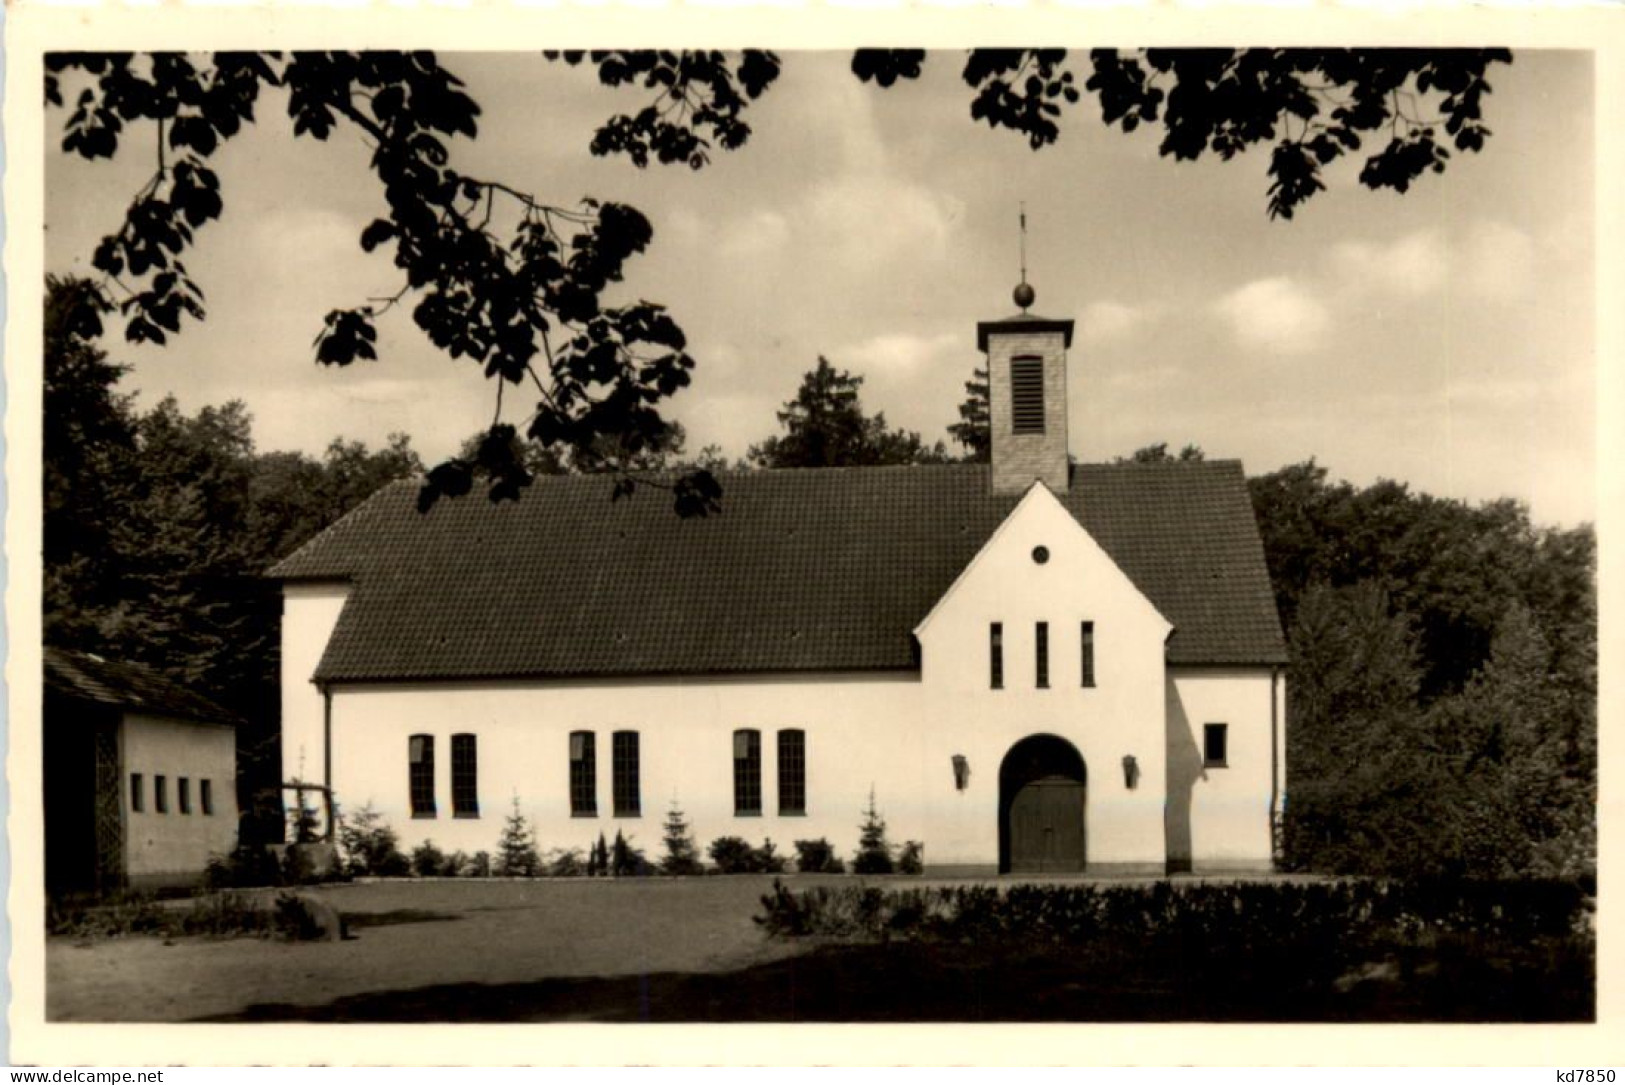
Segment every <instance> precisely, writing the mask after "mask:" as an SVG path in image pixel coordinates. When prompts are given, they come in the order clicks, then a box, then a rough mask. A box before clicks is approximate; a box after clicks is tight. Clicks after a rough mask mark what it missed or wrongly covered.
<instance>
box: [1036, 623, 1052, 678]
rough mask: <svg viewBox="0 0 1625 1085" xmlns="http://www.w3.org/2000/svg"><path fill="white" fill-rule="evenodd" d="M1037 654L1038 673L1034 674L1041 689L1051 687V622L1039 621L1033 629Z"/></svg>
mask: <svg viewBox="0 0 1625 1085" xmlns="http://www.w3.org/2000/svg"><path fill="white" fill-rule="evenodd" d="M1033 638H1034V647H1035V655H1036V656H1037V659H1038V666H1037V673H1036V674H1035V675H1034V676H1033V678H1034V681H1036V682H1037V683H1038V688H1039V689H1048V688H1049V623H1048V622H1039V623H1038V627H1037V628H1036V629H1034V630H1033Z"/></svg>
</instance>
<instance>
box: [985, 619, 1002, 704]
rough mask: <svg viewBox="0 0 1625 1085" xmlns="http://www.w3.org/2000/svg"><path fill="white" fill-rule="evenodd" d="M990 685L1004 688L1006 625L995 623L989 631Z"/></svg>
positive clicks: (995, 687)
mask: <svg viewBox="0 0 1625 1085" xmlns="http://www.w3.org/2000/svg"><path fill="white" fill-rule="evenodd" d="M987 653H988V672H989V673H988V684H989V685H991V686H992V687H993V688H994V689H1003V688H1004V623H1003V622H994V623H993V624H992V625H991V626H989V627H988V631H987Z"/></svg>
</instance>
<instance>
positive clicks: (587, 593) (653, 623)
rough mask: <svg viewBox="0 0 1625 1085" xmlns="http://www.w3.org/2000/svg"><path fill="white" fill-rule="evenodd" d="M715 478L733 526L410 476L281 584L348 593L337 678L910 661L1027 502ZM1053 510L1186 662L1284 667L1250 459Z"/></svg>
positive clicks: (1066, 497)
mask: <svg viewBox="0 0 1625 1085" xmlns="http://www.w3.org/2000/svg"><path fill="white" fill-rule="evenodd" d="M720 481H721V482H722V485H723V489H724V496H723V508H724V511H723V513H722V514H721V515H720V516H712V517H707V518H704V519H690V520H683V519H680V518H678V517H677V516H676V515H675V514H674V513H673V512H672V510H671V504H670V502H669V501H667V500H666V499H665V498H664V496H663V495H662V494H660V493H657V492H653V491H640V492H639V493H638V494H637V495H635V496H634V497H633V498H631V499H625V500H621V501H612V500H611V496H610V495H611V484H610V481H609V480H608V479H607V478H605V477H603V476H598V477H592V476H574V477H549V478H539V479H537V481H536V484H535V485H534V486H532V487H531V488H530V489H529V490H527V491H525V493H524V495H523V496H522V497H521V499H520V500H519V501H518V502H517V503H513V502H507V503H503V504H498V505H493V504H491V503H490V502H488V501H486V500H485V499H484V498H483V497H479V496H470V497H467V498H463V499H461V500H452V501H444V500H443V501H441V502H439V503H438V504H437V505H435V507H434V508H433V509H431V510H430V511H429V512H428V513H426V514H419V513H418V512H417V510H416V504H415V502H416V498H417V484H416V483H414V482H403V483H396V484H394V485H392V486H390V487H387V488H385V489H384V490H382V491H380V492H379V493H378V494H376V495H374V496H373V497H372V498H370V499H369V500H368V501H366V502H365V503H364V504H362V505H361V506H360V507H359V508H357V509H356V510H355V511H354V512H352V513H351V514H350V515H349V516H347V517H345V518H344V519H343V520H341V521H339V522H338V523H337V524H335V525H333V526H332V527H331V528H329V529H328V530H327V531H326V532H324V533H322V534H321V535H319V536H317V537H316V538H315V539H313V540H311V541H310V542H309V543H307V544H306V545H305V546H304V547H302V548H301V549H300V550H298V551H297V552H296V553H294V554H293V555H292V556H291V557H289V558H288V559H287V560H285V561H283V562H282V563H281V564H279V565H278V566H276V567H275V568H274V569H272V570H271V575H272V576H276V577H282V578H285V579H289V580H310V579H317V580H322V579H346V580H350V581H352V582H353V588H352V591H351V595H350V598H349V600H348V601H347V603H346V604H345V606H344V609H343V612H342V613H341V615H340V617H339V621H338V625H337V628H336V629H335V630H334V632H333V636H332V638H331V640H330V641H329V643H328V646H327V649H326V653H325V655H324V656H323V657H322V660H321V663H320V665H319V666H318V669H317V673H316V677H317V678H318V679H321V680H324V681H346V680H383V679H420V678H421V679H428V678H499V677H529V676H535V677H540V676H591V675H600V676H611V675H653V674H701V673H726V672H767V671H808V670H833V671H844V670H898V669H911V668H914V667H917V666H918V661H917V659H916V658H915V648H914V643H913V638H912V630H913V629H914V627H915V625H916V624H917V623H918V622H919V621H920V620H921V619H922V618H923V617H924V616H925V615H926V614H927V613H928V612H929V611H930V610H931V608H932V606H933V605H935V603H936V601H937V599H938V598H939V597H940V596H941V595H942V593H943V592H945V591H946V590H947V588H948V586H949V585H950V584H952V583H953V581H954V578H955V577H956V576H958V574H959V572H960V571H961V570H962V569H963V568H964V567H965V565H966V564H967V563H968V562H969V561H970V559H971V558H972V557H974V556H975V554H976V552H977V551H978V550H979V549H980V548H981V547H982V545H983V543H985V542H986V541H987V539H988V537H989V536H990V535H991V534H992V533H993V530H994V528H996V527H997V526H998V525H999V524H1000V523H1001V522H1002V521H1003V520H1004V518H1005V517H1006V516H1007V515H1008V514H1009V513H1010V511H1011V509H1013V508H1014V507H1015V504H1016V502H1017V501H1018V500H1019V495H994V494H991V493H990V492H989V487H988V468H987V467H986V466H982V465H973V464H951V465H941V466H928V467H891V468H887V467H881V468H876V467H860V468H836V469H830V470H805V471H756V472H743V473H738V474H728V475H724V476H722V477H721V478H720ZM1058 496H1059V497H1060V499H1061V501H1062V502H1063V503H1064V504H1065V505H1066V506H1067V507H1068V508H1069V509H1070V510H1071V512H1072V514H1073V515H1074V516H1076V517H1077V518H1078V520H1079V522H1080V523H1082V524H1083V526H1084V527H1085V528H1087V529H1088V530H1089V532H1090V533H1091V534H1092V535H1093V536H1094V537H1095V538H1096V539H1097V540H1098V541H1099V542H1100V544H1101V546H1103V547H1104V548H1105V549H1106V551H1107V553H1108V554H1110V555H1111V556H1112V558H1113V560H1114V561H1116V562H1117V563H1118V565H1119V566H1120V567H1121V568H1122V569H1123V571H1124V572H1125V573H1126V574H1127V575H1128V576H1129V578H1130V579H1132V580H1133V581H1134V583H1135V584H1136V585H1137V586H1138V587H1139V588H1140V590H1141V591H1143V592H1144V593H1145V594H1146V595H1147V596H1148V597H1149V598H1150V599H1151V601H1152V603H1154V604H1155V605H1156V607H1157V609H1158V610H1160V611H1161V612H1162V614H1163V615H1164V616H1165V617H1167V618H1168V620H1169V621H1171V622H1173V623H1174V626H1175V632H1174V634H1173V636H1172V638H1171V639H1170V641H1169V644H1168V659H1169V661H1170V662H1172V663H1188V664H1203V663H1210V664H1223V663H1276V662H1282V661H1284V660H1285V657H1286V653H1285V646H1284V643H1283V641H1282V637H1281V628H1280V622H1279V620H1278V619H1277V617H1276V613H1275V604H1274V596H1273V595H1272V593H1271V591H1270V585H1269V578H1268V574H1267V573H1266V571H1265V567H1264V555H1263V548H1262V546H1261V544H1260V542H1259V536H1258V529H1257V526H1256V524H1255V522H1254V520H1253V513H1252V506H1251V504H1250V503H1249V501H1248V497H1247V488H1246V481H1245V479H1244V478H1243V476H1242V472H1241V466H1240V464H1238V463H1235V462H1225V461H1210V462H1205V463H1189V464H1161V465H1139V464H1114V465H1094V466H1080V467H1076V468H1074V469H1073V482H1072V486H1071V488H1070V490H1069V491H1068V492H1067V493H1065V494H1061V495H1058Z"/></svg>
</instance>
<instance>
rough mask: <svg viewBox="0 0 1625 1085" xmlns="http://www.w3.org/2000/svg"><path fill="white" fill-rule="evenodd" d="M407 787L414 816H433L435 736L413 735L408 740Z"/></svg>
mask: <svg viewBox="0 0 1625 1085" xmlns="http://www.w3.org/2000/svg"><path fill="white" fill-rule="evenodd" d="M406 754H407V761H408V766H407V774H406V784H407V789H408V791H409V792H410V794H411V797H412V816H413V817H415V818H432V817H434V816H435V809H434V736H433V735H413V736H412V737H411V738H410V739H408V740H407V744H406Z"/></svg>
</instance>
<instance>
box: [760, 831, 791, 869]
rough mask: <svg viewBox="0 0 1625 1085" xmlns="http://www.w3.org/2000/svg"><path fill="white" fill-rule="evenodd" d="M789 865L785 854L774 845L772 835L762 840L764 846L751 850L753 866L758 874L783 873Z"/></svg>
mask: <svg viewBox="0 0 1625 1085" xmlns="http://www.w3.org/2000/svg"><path fill="white" fill-rule="evenodd" d="M787 865H788V864H787V863H786V862H785V859H784V856H782V855H780V854H779V853H778V849H776V848H775V847H774V846H773V838H772V837H768V838H767V839H766V840H764V841H762V846H761V847H759V848H756V849H755V850H753V851H752V852H751V866H752V868H753V869H754V870H755V871H756V873H758V874H783V873H784V870H785V867H786V866H787Z"/></svg>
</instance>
